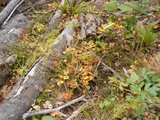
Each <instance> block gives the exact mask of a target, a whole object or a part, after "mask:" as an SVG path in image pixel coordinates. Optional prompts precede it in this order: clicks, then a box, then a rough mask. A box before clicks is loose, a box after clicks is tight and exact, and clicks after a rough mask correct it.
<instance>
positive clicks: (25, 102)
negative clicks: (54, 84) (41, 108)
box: [0, 20, 76, 120]
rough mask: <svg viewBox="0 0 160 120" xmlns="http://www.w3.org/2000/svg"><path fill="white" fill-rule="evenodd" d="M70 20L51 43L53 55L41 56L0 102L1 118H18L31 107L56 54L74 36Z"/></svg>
mask: <svg viewBox="0 0 160 120" xmlns="http://www.w3.org/2000/svg"><path fill="white" fill-rule="evenodd" d="M75 22H76V20H73V21H72V24H70V25H69V26H68V27H66V28H65V29H64V30H63V31H62V33H61V34H60V35H59V36H58V39H57V41H55V42H54V43H53V53H54V55H53V56H42V57H41V58H40V59H39V60H37V62H36V63H35V65H34V66H33V67H32V68H31V70H30V71H29V72H28V74H27V75H26V76H25V77H24V78H22V79H21V80H20V81H19V82H18V83H17V84H16V86H14V88H13V90H12V91H11V92H10V93H9V94H8V96H7V98H6V99H5V100H4V101H3V102H2V103H1V104H0V119H1V120H20V119H22V115H23V114H24V113H25V112H26V111H27V110H28V109H29V108H30V107H31V105H32V104H33V103H34V100H35V99H36V98H37V97H38V96H39V93H40V92H41V91H42V90H43V87H44V85H45V83H46V81H47V80H48V79H49V78H50V75H51V69H50V66H52V62H53V60H54V59H56V55H58V54H61V53H62V51H63V50H64V49H65V48H66V46H67V45H69V44H70V42H71V41H72V40H73V38H74V36H75V34H76V33H75V31H74V30H73V29H74V23H75Z"/></svg>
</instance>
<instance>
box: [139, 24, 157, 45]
mask: <svg viewBox="0 0 160 120" xmlns="http://www.w3.org/2000/svg"><path fill="white" fill-rule="evenodd" d="M137 33H138V36H139V38H140V39H139V40H140V44H141V46H146V47H148V46H151V45H152V44H153V41H154V40H155V38H156V37H157V34H156V33H153V30H152V24H151V23H149V24H148V26H147V28H144V26H141V27H140V28H139V27H138V28H137Z"/></svg>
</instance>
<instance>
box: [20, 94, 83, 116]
mask: <svg viewBox="0 0 160 120" xmlns="http://www.w3.org/2000/svg"><path fill="white" fill-rule="evenodd" d="M79 101H86V98H85V95H83V96H81V97H79V98H77V99H74V100H72V101H70V102H68V103H65V104H63V105H61V106H59V107H57V108H54V109H47V110H34V111H29V112H27V113H25V114H23V119H25V118H27V117H31V116H34V115H41V114H47V113H52V112H58V113H60V110H61V109H63V108H65V107H67V106H70V105H72V104H74V103H77V102H79ZM61 114H62V113H61ZM63 116H66V115H65V114H63Z"/></svg>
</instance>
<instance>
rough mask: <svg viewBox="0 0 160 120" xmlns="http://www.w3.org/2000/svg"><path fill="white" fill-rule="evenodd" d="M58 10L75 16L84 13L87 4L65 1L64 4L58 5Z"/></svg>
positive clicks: (71, 0)
mask: <svg viewBox="0 0 160 120" xmlns="http://www.w3.org/2000/svg"><path fill="white" fill-rule="evenodd" d="M59 9H60V10H62V11H63V12H64V13H67V14H71V15H75V14H81V13H83V12H84V11H86V10H88V9H89V7H88V4H87V3H86V2H82V1H79V2H76V1H74V0H65V2H64V4H63V5H62V4H60V5H59Z"/></svg>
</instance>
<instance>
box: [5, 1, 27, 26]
mask: <svg viewBox="0 0 160 120" xmlns="http://www.w3.org/2000/svg"><path fill="white" fill-rule="evenodd" d="M23 2H24V0H22V1H20V2H19V3H18V4H17V5H16V6H15V7H14V9H13V10H12V12H11V13H10V14H9V16H8V17H7V19H6V20H5V21H4V23H3V24H2V27H3V26H4V25H5V24H6V23H7V22H8V20H9V19H10V18H11V16H12V15H13V13H14V11H15V10H16V9H17V8H18V7H19V6H20V5H21V4H22V3H23Z"/></svg>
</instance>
